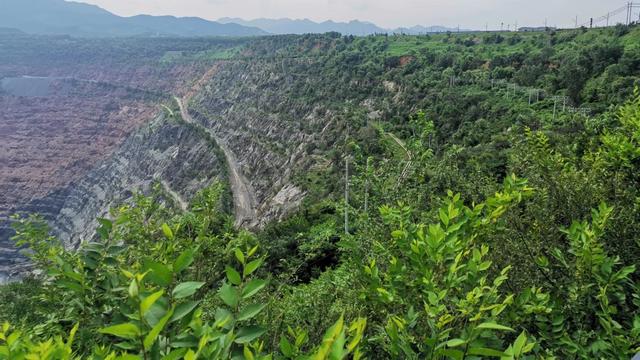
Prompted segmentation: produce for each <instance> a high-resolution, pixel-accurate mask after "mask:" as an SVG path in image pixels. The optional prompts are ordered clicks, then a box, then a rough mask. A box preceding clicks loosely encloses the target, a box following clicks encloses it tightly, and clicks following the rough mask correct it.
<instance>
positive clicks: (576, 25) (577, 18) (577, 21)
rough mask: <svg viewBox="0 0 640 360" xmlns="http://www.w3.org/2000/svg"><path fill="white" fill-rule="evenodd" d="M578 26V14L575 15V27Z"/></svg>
mask: <svg viewBox="0 0 640 360" xmlns="http://www.w3.org/2000/svg"><path fill="white" fill-rule="evenodd" d="M577 28H578V15H576V29H577Z"/></svg>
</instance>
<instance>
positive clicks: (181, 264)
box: [173, 249, 195, 274]
mask: <svg viewBox="0 0 640 360" xmlns="http://www.w3.org/2000/svg"><path fill="white" fill-rule="evenodd" d="M194 254H195V252H194V250H193V249H188V250H185V251H184V252H183V253H182V254H180V256H178V258H177V259H176V261H174V263H173V271H174V272H175V273H176V274H177V273H179V272H181V271H182V270H184V269H186V268H188V267H189V265H191V263H193V257H194Z"/></svg>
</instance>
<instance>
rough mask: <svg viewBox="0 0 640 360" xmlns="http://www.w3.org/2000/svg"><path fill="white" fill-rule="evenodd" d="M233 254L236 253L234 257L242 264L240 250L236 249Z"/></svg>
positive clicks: (242, 256)
mask: <svg viewBox="0 0 640 360" xmlns="http://www.w3.org/2000/svg"><path fill="white" fill-rule="evenodd" d="M235 254H236V259H238V261H240V263H241V264H244V254H243V253H242V250H240V249H236V251H235Z"/></svg>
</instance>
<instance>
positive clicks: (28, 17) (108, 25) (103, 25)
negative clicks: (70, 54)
mask: <svg viewBox="0 0 640 360" xmlns="http://www.w3.org/2000/svg"><path fill="white" fill-rule="evenodd" d="M0 26H2V27H3V28H14V29H18V30H21V31H23V32H26V33H30V34H47V35H72V36H79V37H92V36H96V37H114V36H253V35H265V34H266V33H265V32H264V31H262V30H260V29H258V28H255V27H248V26H242V25H238V24H221V23H218V22H215V21H208V20H204V19H202V18H197V17H188V18H178V17H174V16H149V15H138V16H132V17H122V16H118V15H115V14H113V13H110V12H109V11H107V10H104V9H102V8H100V7H98V6H95V5H89V4H84V3H78V2H68V1H64V0H2V11H0Z"/></svg>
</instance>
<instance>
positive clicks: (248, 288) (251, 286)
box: [242, 279, 267, 299]
mask: <svg viewBox="0 0 640 360" xmlns="http://www.w3.org/2000/svg"><path fill="white" fill-rule="evenodd" d="M266 285H267V282H266V281H265V280H261V279H254V280H251V281H250V282H249V283H248V284H247V285H245V286H244V288H243V289H242V298H243V299H248V298H250V297H252V296H253V295H255V294H257V293H258V291H260V290H262V288H264V287H265V286H266Z"/></svg>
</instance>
